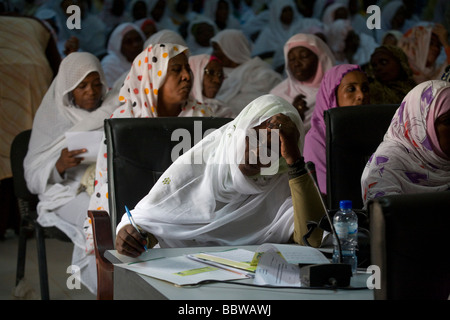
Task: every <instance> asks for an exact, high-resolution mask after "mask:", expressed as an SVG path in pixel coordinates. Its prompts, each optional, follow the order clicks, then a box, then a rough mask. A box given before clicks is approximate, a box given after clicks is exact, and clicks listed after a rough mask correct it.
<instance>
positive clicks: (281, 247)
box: [251, 243, 330, 265]
mask: <svg viewBox="0 0 450 320" xmlns="http://www.w3.org/2000/svg"><path fill="white" fill-rule="evenodd" d="M267 252H274V253H278V254H279V255H281V256H282V257H283V258H284V259H285V260H286V261H287V262H288V263H295V264H322V263H330V261H329V260H328V259H327V258H326V257H325V256H324V254H323V253H322V252H320V251H319V250H317V249H316V248H313V247H307V246H300V245H295V244H275V243H265V244H262V245H260V246H259V247H258V248H257V249H256V252H255V256H254V258H253V260H252V263H251V264H252V265H257V264H258V261H259V259H260V258H261V256H262V255H263V254H264V253H267Z"/></svg>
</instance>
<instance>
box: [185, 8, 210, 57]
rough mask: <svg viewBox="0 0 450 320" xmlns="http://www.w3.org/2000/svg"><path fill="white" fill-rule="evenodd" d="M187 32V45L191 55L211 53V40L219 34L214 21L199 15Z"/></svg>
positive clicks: (190, 24)
mask: <svg viewBox="0 0 450 320" xmlns="http://www.w3.org/2000/svg"><path fill="white" fill-rule="evenodd" d="M186 32H187V36H186V43H187V44H188V47H189V52H190V53H191V55H193V56H194V55H197V54H203V53H211V50H212V49H211V43H210V40H211V38H212V37H214V36H215V35H216V34H217V32H218V29H217V26H216V25H215V23H214V22H213V21H212V20H210V19H208V18H206V17H204V16H202V15H198V16H197V17H195V19H193V20H192V21H191V22H190V23H189V24H188V26H187V30H186Z"/></svg>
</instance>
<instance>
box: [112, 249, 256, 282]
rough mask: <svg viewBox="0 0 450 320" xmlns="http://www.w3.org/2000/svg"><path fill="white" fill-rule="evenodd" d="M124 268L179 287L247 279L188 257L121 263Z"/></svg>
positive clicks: (120, 265)
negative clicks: (214, 281)
mask: <svg viewBox="0 0 450 320" xmlns="http://www.w3.org/2000/svg"><path fill="white" fill-rule="evenodd" d="M115 266H118V267H122V268H125V269H128V270H131V271H134V272H137V273H140V274H143V275H147V276H150V277H153V278H157V279H161V280H165V281H169V282H172V283H174V284H176V285H179V286H184V285H192V284H197V283H199V282H201V281H205V280H219V281H225V280H236V279H246V278H247V277H246V276H245V275H242V274H238V273H234V272H230V271H227V270H224V269H220V268H215V267H212V266H209V265H206V264H204V263H201V262H197V261H194V260H192V259H189V258H188V257H187V256H179V257H172V258H158V259H153V260H148V261H142V262H134V263H133V262H132V263H121V264H116V265H115Z"/></svg>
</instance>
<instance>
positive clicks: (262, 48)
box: [252, 0, 299, 56]
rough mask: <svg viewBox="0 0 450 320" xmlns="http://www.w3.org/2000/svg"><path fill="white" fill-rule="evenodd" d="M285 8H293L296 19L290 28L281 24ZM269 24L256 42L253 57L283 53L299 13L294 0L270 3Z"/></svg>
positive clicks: (279, 0)
mask: <svg viewBox="0 0 450 320" xmlns="http://www.w3.org/2000/svg"><path fill="white" fill-rule="evenodd" d="M285 7H291V9H292V11H293V13H294V17H293V19H292V23H291V24H290V25H289V26H288V25H285V24H283V23H282V22H281V20H280V16H281V13H282V12H283V9H284V8H285ZM269 10H270V17H269V24H268V25H267V26H266V27H265V28H264V29H263V30H262V31H261V34H260V35H259V36H258V38H257V39H256V41H255V44H254V46H253V51H252V56H255V55H260V54H262V53H265V52H270V51H275V52H277V51H282V50H283V46H284V44H285V43H286V41H287V40H288V39H289V37H290V36H291V35H292V33H293V29H294V28H295V27H296V21H298V18H299V13H298V10H297V8H296V6H295V4H294V1H292V0H277V1H272V2H271V3H270V9H269Z"/></svg>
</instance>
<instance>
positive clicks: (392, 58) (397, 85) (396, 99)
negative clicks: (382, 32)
mask: <svg viewBox="0 0 450 320" xmlns="http://www.w3.org/2000/svg"><path fill="white" fill-rule="evenodd" d="M367 72H368V74H369V79H370V80H372V81H371V82H370V102H371V103H372V104H395V103H398V104H400V103H401V102H402V100H403V98H404V97H405V96H406V94H407V93H408V92H409V91H411V89H412V88H414V87H415V86H416V83H415V82H414V79H413V77H412V71H411V68H410V67H409V64H408V58H407V57H406V55H405V53H404V52H403V50H402V49H400V48H399V47H394V46H381V47H379V48H377V49H375V52H374V53H373V54H372V57H371V59H370V64H369V68H368V70H367Z"/></svg>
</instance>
